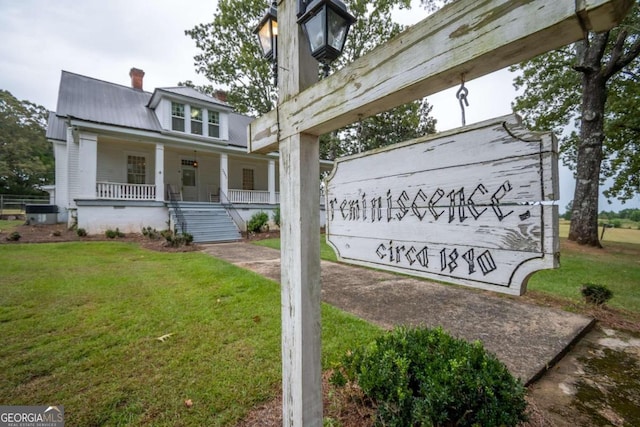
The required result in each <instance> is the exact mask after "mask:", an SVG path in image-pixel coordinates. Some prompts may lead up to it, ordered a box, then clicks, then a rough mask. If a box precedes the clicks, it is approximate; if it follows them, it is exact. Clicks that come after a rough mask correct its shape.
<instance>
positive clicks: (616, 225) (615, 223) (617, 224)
mask: <svg viewBox="0 0 640 427" xmlns="http://www.w3.org/2000/svg"><path fill="white" fill-rule="evenodd" d="M611 226H612V227H613V228H621V227H622V221H620V220H619V219H614V220H613V221H611Z"/></svg>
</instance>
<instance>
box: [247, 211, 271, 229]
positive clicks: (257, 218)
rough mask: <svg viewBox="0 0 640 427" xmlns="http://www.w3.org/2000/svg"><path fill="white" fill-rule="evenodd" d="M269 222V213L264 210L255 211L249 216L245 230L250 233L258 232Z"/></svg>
mask: <svg viewBox="0 0 640 427" xmlns="http://www.w3.org/2000/svg"><path fill="white" fill-rule="evenodd" d="M268 222H269V215H267V213H266V212H256V213H255V214H253V215H252V216H251V218H249V221H248V222H247V231H248V232H250V233H259V232H261V231H262V229H263V228H264V227H265V226H266V225H267V223H268Z"/></svg>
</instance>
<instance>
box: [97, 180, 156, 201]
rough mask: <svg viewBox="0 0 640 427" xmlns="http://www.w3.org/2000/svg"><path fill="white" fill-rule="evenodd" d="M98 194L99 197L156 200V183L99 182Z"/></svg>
mask: <svg viewBox="0 0 640 427" xmlns="http://www.w3.org/2000/svg"><path fill="white" fill-rule="evenodd" d="M96 196H97V197H98V198H99V199H114V200H155V199H156V186H155V184H123V183H119V182H97V183H96Z"/></svg>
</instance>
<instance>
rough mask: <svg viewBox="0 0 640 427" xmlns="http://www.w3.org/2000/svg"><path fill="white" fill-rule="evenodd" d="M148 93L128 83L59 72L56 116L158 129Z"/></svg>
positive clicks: (129, 126)
mask: <svg viewBox="0 0 640 427" xmlns="http://www.w3.org/2000/svg"><path fill="white" fill-rule="evenodd" d="M149 98H151V94H150V93H149V92H144V91H141V90H136V89H133V88H130V87H127V86H121V85H117V84H114V83H109V82H105V81H102V80H97V79H94V78H91V77H86V76H81V75H79V74H74V73H70V72H68V71H63V72H62V77H61V78H60V90H59V92H58V108H57V111H56V113H57V115H58V116H62V117H69V118H71V117H73V118H77V119H82V120H87V121H90V122H96V123H102V124H109V125H114V126H122V127H128V128H134V129H144V130H151V131H158V132H159V131H161V130H162V127H161V126H160V123H159V122H158V118H157V117H156V115H155V114H154V112H153V110H151V109H149V108H147V107H146V105H147V102H149Z"/></svg>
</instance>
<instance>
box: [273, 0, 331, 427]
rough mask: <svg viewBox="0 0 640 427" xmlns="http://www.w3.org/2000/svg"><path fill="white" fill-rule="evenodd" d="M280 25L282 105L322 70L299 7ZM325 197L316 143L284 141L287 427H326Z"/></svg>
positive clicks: (284, 9) (311, 138) (288, 4)
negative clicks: (322, 242) (299, 21)
mask: <svg viewBox="0 0 640 427" xmlns="http://www.w3.org/2000/svg"><path fill="white" fill-rule="evenodd" d="M278 24H279V34H278V44H279V46H278V50H279V51H280V52H281V54H280V55H279V57H278V67H279V68H280V69H281V70H282V71H281V72H278V89H279V102H287V101H289V100H291V99H292V98H293V97H295V96H296V95H297V94H298V93H299V92H301V91H302V90H304V89H306V88H307V87H308V86H311V85H312V84H313V83H314V82H316V81H317V79H318V63H317V62H316V60H315V59H313V57H311V54H310V53H309V49H308V47H307V46H306V42H305V40H304V39H303V37H304V36H303V34H302V30H301V28H300V27H299V26H298V25H297V23H296V6H295V2H293V1H282V2H280V4H279V5H278ZM310 114H312V113H311V112H310ZM277 125H278V124H277V123H276V126H277ZM319 189H320V163H319V142H318V137H317V136H315V135H309V134H302V133H294V134H293V135H291V136H288V137H286V138H282V139H280V200H281V209H280V215H281V221H282V222H281V224H282V225H281V245H282V246H281V268H282V273H281V286H282V288H281V292H282V300H281V304H282V376H283V378H282V405H283V425H285V426H303V425H304V426H321V425H322V381H321V374H322V372H321V369H322V368H321V359H320V354H321V350H320V332H321V331H320V211H319V205H318V194H319V191H320V190H319Z"/></svg>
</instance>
